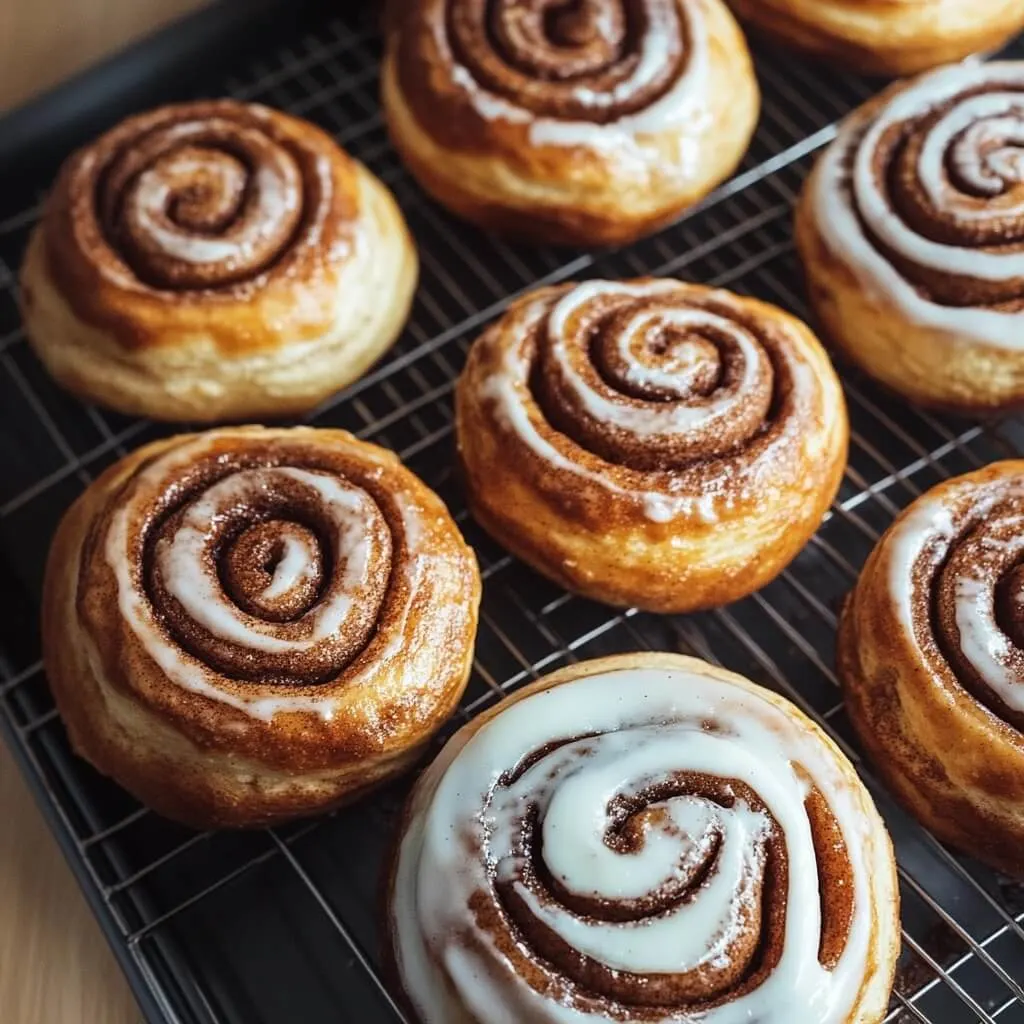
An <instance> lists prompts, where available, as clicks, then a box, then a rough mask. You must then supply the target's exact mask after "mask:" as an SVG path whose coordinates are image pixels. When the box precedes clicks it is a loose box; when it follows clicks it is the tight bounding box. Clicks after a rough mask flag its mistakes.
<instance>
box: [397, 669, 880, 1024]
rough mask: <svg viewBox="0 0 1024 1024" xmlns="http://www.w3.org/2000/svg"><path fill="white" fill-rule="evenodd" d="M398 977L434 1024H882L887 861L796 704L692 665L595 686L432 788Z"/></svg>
mask: <svg viewBox="0 0 1024 1024" xmlns="http://www.w3.org/2000/svg"><path fill="white" fill-rule="evenodd" d="M389 895H390V902H389V913H388V918H387V922H388V926H389V929H390V934H389V940H390V941H389V951H388V952H389V955H390V958H391V960H392V962H393V967H394V968H395V972H396V974H397V977H398V980H399V982H400V985H401V989H402V991H403V992H404V994H405V996H406V998H407V1001H408V1003H409V1005H410V1008H411V1010H412V1012H413V1015H414V1016H413V1019H414V1020H416V1021H418V1022H419V1024H498V1022H499V1021H502V1022H504V1021H533V1022H536V1024H546V1022H550V1024H556V1022H565V1021H569V1020H572V1021H579V1022H580V1024H583V1022H587V1021H594V1022H597V1021H634V1022H638V1024H656V1022H666V1024H667V1022H669V1021H673V1022H677V1024H685V1022H693V1024H697V1022H698V1021H699V1022H701V1024H736V1022H739V1021H755V1020H756V1021H759V1022H762V1024H790V1022H791V1021H792V1020H793V1014H794V1012H795V1011H796V1010H797V1008H799V1010H800V1012H801V1014H802V1015H803V1019H805V1020H807V1021H808V1024H854V1022H856V1024H877V1022H879V1021H881V1020H882V1018H883V1016H884V1015H885V1012H886V1008H887V1004H888V999H889V991H890V987H891V984H892V978H893V970H894V967H895V961H896V957H897V954H898V952H899V921H898V913H899V911H898V896H897V888H896V872H895V864H894V861H893V854H892V846H891V844H890V842H889V838H888V835H887V834H886V830H885V826H884V825H883V823H882V819H881V817H880V816H879V814H878V812H877V811H876V810H875V808H874V805H873V804H872V802H871V798H870V796H869V795H868V793H867V791H866V790H865V788H864V786H863V785H862V784H861V782H860V780H859V779H858V777H857V775H856V773H855V772H854V770H853V767H852V766H851V765H850V764H849V762H848V761H847V760H846V759H845V758H844V757H843V755H842V754H841V753H840V752H839V750H838V749H837V748H836V747H835V745H834V744H833V743H832V742H831V740H829V739H828V737H826V736H825V734H824V733H823V732H822V731H821V730H820V729H819V728H818V727H817V726H816V725H814V724H813V723H812V722H811V721H810V720H809V719H807V718H806V717H805V716H804V715H803V714H801V712H800V711H798V710H797V709H796V708H795V707H794V706H793V705H792V704H790V703H789V702H788V701H786V700H784V699H782V698H781V697H778V696H776V695H775V694H773V693H771V692H769V691H767V690H764V689H761V688H760V687H758V686H755V685H754V684H753V683H751V682H749V681H748V680H746V679H744V678H742V677H741V676H737V675H733V674H732V673H731V672H726V671H724V670H722V669H718V668H714V667H712V666H711V665H708V664H706V663H704V662H701V661H698V660H696V659H694V658H684V657H681V656H679V655H669V654H635V655H624V656H620V657H615V658H604V659H600V660H597V661H590V662H584V663H582V664H579V665H574V666H571V667H569V668H567V669H563V670H562V671H560V672H556V673H555V674H554V675H552V676H549V677H547V678H546V679H543V680H541V681H540V682H538V683H536V684H534V685H532V686H529V687H527V688H526V689H525V690H523V691H520V692H519V693H517V694H516V695H515V696H513V697H512V698H511V699H509V700H505V701H503V702H502V703H500V704H499V705H498V706H497V707H496V708H494V709H493V710H492V711H490V712H488V713H486V714H484V715H481V716H480V717H478V718H477V719H475V720H474V721H473V722H471V723H470V724H468V725H466V726H464V727H463V728H462V729H461V730H460V731H459V733H458V734H457V735H456V736H455V737H454V738H453V739H452V740H451V741H450V742H449V744H448V745H447V746H446V747H445V749H444V750H443V751H442V753H441V755H440V756H439V757H438V759H437V760H436V761H435V762H434V764H433V765H431V767H430V768H429V769H428V770H427V771H426V772H425V773H424V774H423V775H422V776H421V777H420V779H419V780H418V782H417V784H416V787H415V789H414V790H413V793H412V796H411V799H410V801H409V804H408V807H407V810H406V815H405V819H404V822H403V831H402V835H401V837H400V842H399V845H398V849H397V853H396V856H395V860H394V864H393V868H392V872H391V877H390V890H389Z"/></svg>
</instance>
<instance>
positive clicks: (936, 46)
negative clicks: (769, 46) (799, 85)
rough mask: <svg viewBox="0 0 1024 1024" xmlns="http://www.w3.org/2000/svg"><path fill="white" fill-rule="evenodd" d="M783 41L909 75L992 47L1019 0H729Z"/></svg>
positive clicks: (861, 66) (848, 63) (1017, 13)
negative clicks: (975, 0)
mask: <svg viewBox="0 0 1024 1024" xmlns="http://www.w3.org/2000/svg"><path fill="white" fill-rule="evenodd" d="M728 3H729V5H730V6H731V7H732V9H733V11H735V13H736V16H737V17H738V18H739V19H740V20H741V21H742V22H744V23H745V24H746V25H749V26H750V27H751V28H753V29H755V30H756V31H758V32H762V33H764V34H765V35H767V36H769V37H770V38H771V39H773V40H774V41H776V42H778V43H781V44H782V45H784V46H792V47H793V48H795V49H798V50H802V51H803V52H804V53H808V54H811V55H813V56H815V57H819V58H822V59H824V60H828V61H834V62H836V63H839V64H841V65H842V66H844V67H847V68H851V69H853V70H856V71H862V72H866V73H870V74H879V75H910V74H914V73H915V72H918V71H925V70H927V69H928V68H933V67H938V66H939V65H940V64H950V63H953V62H954V61H958V60H961V59H962V58H963V57H966V56H967V55H968V54H971V53H978V52H985V51H990V50H995V49H998V48H999V47H1000V46H1002V45H1003V43H1005V42H1006V41H1007V40H1008V39H1009V38H1010V37H1011V36H1012V35H1014V33H1016V32H1019V31H1020V30H1021V29H1022V28H1024V9H1022V8H1021V6H1020V4H1019V3H1017V0H981V2H980V3H979V2H973V0H953V2H952V3H951V2H949V0H728Z"/></svg>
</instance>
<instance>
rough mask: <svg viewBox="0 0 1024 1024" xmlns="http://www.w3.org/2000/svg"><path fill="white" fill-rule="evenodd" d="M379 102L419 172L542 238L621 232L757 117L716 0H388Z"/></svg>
mask: <svg viewBox="0 0 1024 1024" xmlns="http://www.w3.org/2000/svg"><path fill="white" fill-rule="evenodd" d="M389 24H390V29H389V32H388V45H387V52H386V56H385V60H384V66H383V101H384V112H385V115H386V119H387V123H388V128H389V130H390V134H391V138H392V141H393V143H394V145H395V147H396V149H397V150H398V151H399V153H400V154H401V155H402V157H403V159H404V160H405V162H406V164H407V165H408V166H409V169H410V170H411V171H412V173H413V174H414V175H415V176H416V178H417V179H418V180H419V182H420V184H421V185H422V186H423V187H424V188H425V189H426V190H427V191H428V192H430V193H431V194H432V195H433V196H434V197H435V198H437V199H438V200H439V201H440V202H441V203H443V204H444V205H446V206H447V207H449V208H450V209H451V210H453V211H454V212H456V213H457V214H459V215H461V216H463V217H465V218H467V219H468V220H471V221H474V222H475V223H477V224H479V225H481V226H483V227H485V228H488V229H492V230H495V231H499V232H504V233H507V234H512V235H516V236H521V237H527V238H532V239H534V240H539V241H543V242H550V243H554V244H576V245H594V244H605V243H611V242H624V241H628V240H630V239H633V238H636V237H637V236H639V235H641V234H643V233H644V232H646V231H651V230H653V229H654V228H655V227H657V226H658V225H660V224H663V223H666V222H667V221H669V220H672V219H673V218H674V217H676V216H677V215H678V214H679V213H680V212H681V211H682V210H684V209H685V208H686V207H688V206H690V205H691V204H693V203H694V202H696V201H697V200H698V199H700V198H702V197H703V196H704V195H706V194H707V193H708V192H709V191H710V190H711V189H712V188H714V186H715V185H717V184H718V183H719V182H720V181H722V180H723V179H724V178H726V177H728V175H729V174H731V173H732V171H733V169H734V168H735V166H736V165H737V164H738V163H739V161H740V159H741V158H742V156H743V154H744V153H745V152H746V149H747V145H748V143H749V141H750V137H751V135H752V133H753V130H754V125H755V123H756V121H757V115H758V108H759V95H758V89H757V83H756V79H755V78H754V73H753V70H752V66H751V62H750V56H749V54H748V52H747V47H746V44H745V42H744V39H743V36H742V35H741V33H740V31H739V29H738V28H737V26H736V24H735V22H734V21H733V18H732V16H731V15H730V14H729V12H728V10H727V9H726V7H725V5H724V3H722V0H635V2H629V3H627V2H624V0H587V2H586V3H578V4H565V3H551V2H550V0H528V2H525V3H524V2H520V0H402V2H401V3H399V4H398V5H397V9H396V10H395V11H394V12H393V14H392V16H391V18H390V19H389Z"/></svg>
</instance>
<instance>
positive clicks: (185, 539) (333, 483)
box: [155, 467, 379, 653]
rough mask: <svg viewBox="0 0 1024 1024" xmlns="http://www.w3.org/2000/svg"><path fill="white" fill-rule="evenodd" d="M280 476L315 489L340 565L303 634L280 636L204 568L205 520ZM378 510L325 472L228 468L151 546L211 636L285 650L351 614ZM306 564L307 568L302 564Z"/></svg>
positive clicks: (310, 642) (313, 639) (166, 577)
mask: <svg viewBox="0 0 1024 1024" xmlns="http://www.w3.org/2000/svg"><path fill="white" fill-rule="evenodd" d="M276 477H284V478H287V479H288V480H292V481H295V482H297V483H300V484H302V485H303V486H305V487H308V488H310V489H311V490H313V491H315V492H316V493H317V494H318V495H319V497H320V499H321V501H322V503H323V505H324V507H325V509H326V510H327V513H328V516H329V518H330V519H331V520H332V522H333V524H334V528H335V531H336V534H335V541H334V545H335V546H334V550H335V552H336V556H337V560H338V561H339V563H340V568H339V569H338V571H340V572H341V574H342V578H341V583H340V586H337V587H332V588H329V589H328V592H327V593H328V596H327V599H326V600H325V601H324V602H322V603H320V604H318V605H316V606H315V607H314V608H313V609H312V610H311V611H310V612H308V613H307V615H306V616H304V619H305V620H306V621H308V622H309V624H310V626H311V630H310V634H309V636H308V637H306V638H305V639H302V640H292V639H283V638H282V637H280V636H279V635H276V634H277V630H278V624H277V623H275V622H264V621H262V620H260V619H257V618H254V617H253V616H252V615H248V614H246V613H245V612H243V611H242V610H241V609H240V608H239V607H238V606H237V605H236V604H234V602H233V601H232V600H231V598H230V597H229V596H228V595H227V594H226V593H225V592H224V589H223V587H222V586H221V584H220V580H219V578H218V576H217V574H216V572H214V571H211V570H210V568H209V567H210V566H211V565H212V558H211V555H210V550H209V548H210V540H211V533H210V530H211V526H212V524H213V521H214V519H215V518H216V517H217V515H218V514H219V513H221V512H222V511H223V510H224V509H227V508H231V507H232V506H233V505H236V504H237V503H238V502H240V501H244V500H245V498H246V496H248V495H250V494H253V493H258V492H259V491H260V490H261V489H263V488H268V487H272V486H273V484H274V481H275V478H276ZM375 514H379V513H376V509H375V507H374V505H373V501H372V500H371V498H370V496H369V495H368V494H366V493H365V492H364V491H360V490H356V489H354V488H352V487H351V486H350V485H346V484H344V483H343V482H342V481H340V480H338V479H336V478H333V477H329V476H327V475H326V474H324V473H314V472H310V471H308V470H303V469H291V468H288V467H282V468H279V469H254V470H247V471H244V472H241V473H235V474H233V475H231V476H229V477H225V478H224V479H223V480H221V481H219V482H218V483H216V484H214V485H213V486H212V487H210V488H209V489H208V490H207V491H206V492H205V493H204V494H203V496H202V497H201V498H200V499H199V500H198V501H196V502H195V503H194V504H192V505H190V506H189V508H188V511H187V512H186V513H185V516H184V518H183V520H182V522H181V525H180V527H179V528H178V529H177V530H176V531H175V534H174V536H173V537H172V538H171V539H170V540H169V541H166V542H161V543H159V544H158V545H157V548H156V552H155V555H156V560H157V565H158V566H159V568H160V574H161V577H162V579H163V581H164V586H166V587H167V591H168V593H169V594H170V595H171V596H172V597H174V598H175V599H176V600H177V601H178V602H180V604H181V606H182V607H183V608H184V609H185V611H186V612H187V613H188V615H189V617H190V618H191V619H192V621H193V622H196V623H198V624H199V625H200V626H202V627H203V628H204V629H206V630H208V631H209V632H210V633H212V634H213V635H214V636H217V637H220V638H221V639H222V640H227V641H229V642H231V643H233V644H238V645H239V646H241V647H246V648H248V649H250V650H253V651H268V652H278V653H287V652H289V651H294V652H299V651H306V650H309V649H310V648H312V647H315V646H317V645H318V644H320V643H321V642H322V641H323V640H325V639H326V638H327V637H329V636H333V635H334V634H336V633H339V632H341V631H342V630H344V628H345V621H346V620H347V619H348V618H349V616H350V615H351V614H352V612H353V604H352V595H353V594H354V593H358V592H359V591H360V589H361V588H362V587H364V586H365V585H366V583H367V579H368V577H369V574H370V567H371V562H372V560H373V558H374V557H375V556H377V557H379V552H376V551H374V550H373V549H372V546H371V543H370V534H369V524H370V519H371V516H373V515H375ZM306 568H307V570H308V569H310V568H311V566H309V565H307V566H306Z"/></svg>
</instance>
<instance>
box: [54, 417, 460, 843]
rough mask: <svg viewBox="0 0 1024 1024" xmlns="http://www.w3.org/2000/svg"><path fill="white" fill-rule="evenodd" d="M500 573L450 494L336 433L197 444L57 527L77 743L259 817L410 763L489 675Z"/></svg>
mask: <svg viewBox="0 0 1024 1024" xmlns="http://www.w3.org/2000/svg"><path fill="white" fill-rule="evenodd" d="M479 598H480V581H479V576H478V573H477V569H476V563H475V561H474V559H473V555H472V553H471V552H470V550H469V549H468V548H467V547H466V545H465V543H464V542H463V540H462V537H461V536H460V534H459V532H458V529H457V528H456V526H455V524H454V522H453V521H452V520H451V518H450V517H449V515H448V513H447V511H446V510H445V507H444V505H443V504H442V503H441V501H440V499H439V498H438V497H437V496H436V495H435V494H434V493H433V492H432V491H430V490H429V489H428V488H427V487H426V485H424V484H423V483H422V482H421V481H420V480H418V479H417V478H416V477H415V476H413V474H412V473H410V472H409V471H408V470H407V469H405V468H404V467H403V466H402V464H401V463H400V462H399V461H398V459H397V458H396V457H395V456H394V455H393V454H392V453H391V452H388V451H385V450H384V449H381V448H377V447H375V446H374V445H369V444H365V443H362V442H360V441H357V440H356V439H355V438H353V437H352V436H351V435H349V434H346V433H345V432H343V431H337V430H311V429H303V428H299V429H295V430H263V429H260V428H253V427H247V428H237V429H231V430H227V429H225V430H217V431H210V432H209V433H206V434H196V435H184V436H180V437H175V438H171V439H170V440H166V441H159V442H157V443H155V444H151V445H148V446H147V447H145V448H142V449H140V450H139V451H137V452H135V453H134V454H132V455H129V456H128V457H127V458H125V459H122V460H121V461H120V462H119V463H117V464H116V465H114V466H112V467H111V468H110V469H109V470H107V472H106V473H104V474H103V475H102V476H101V477H99V479H97V480H96V481H95V483H93V484H92V485H91V486H90V487H89V488H88V489H87V490H86V491H85V493H84V494H83V495H82V496H81V497H80V498H79V499H78V501H77V502H75V504H74V505H73V506H72V507H71V509H70V511H69V512H68V513H67V515H66V516H65V518H64V520H63V522H62V523H61V525H60V528H59V529H58V531H57V536H56V539H55V540H54V543H53V547H52V550H51V552H50V558H49V562H48V565H47V570H46V580H45V587H44V597H43V623H42V625H43V649H44V652H45V662H46V670H47V674H48V676H49V680H50V685H51V687H52V688H53V692H54V696H55V698H56V700H57V706H58V708H59V709H60V712H61V714H62V716H63V718H64V721H65V722H66V724H67V727H68V731H69V733H70V736H71V741H72V743H73V745H74V747H75V749H76V750H77V751H78V752H79V753H80V754H81V755H82V756H83V757H85V758H87V759H88V760H89V761H91V762H92V763H93V764H94V765H95V766H96V767H97V768H98V769H99V770H100V771H102V772H104V773H106V774H108V775H110V776H112V777H113V778H114V779H115V780H117V781H118V782H119V783H121V785H123V786H124V787H125V788H126V789H128V790H130V791H131V792H132V793H134V794H135V795H136V796H137V797H138V798H139V799H140V800H142V801H143V802H144V803H146V804H149V805H150V806H151V807H153V808H154V809H155V810H157V811H159V812H160V813H162V814H164V815H167V816H168V817H171V818H176V819H178V820H179V821H183V822H186V823H188V824H191V825H196V826H210V827H212V826H225V825H229V826H243V825H256V824H264V823H268V822H271V821H275V820H279V819H283V818H288V817H293V816H296V815H303V814H310V813H313V812H316V811H321V810H324V809H326V808H329V807H333V806H335V805H337V804H339V803H341V802H344V801H346V800H349V799H351V798H352V797H353V796H355V795H357V794H359V793H361V792H363V791H364V790H366V789H367V788H368V787H370V786H373V785H375V784H377V783H380V782H382V781H383V780H385V779H387V778H389V777H391V776H392V775H394V774H396V773H397V772H400V771H402V770H403V769H404V768H405V767H407V766H408V765H409V764H410V763H411V762H412V760H414V759H415V758H416V757H417V756H418V754H419V753H420V752H421V750H422V748H423V745H424V744H425V742H426V741H427V739H428V738H429V737H430V735H431V734H432V733H433V732H434V730H435V729H437V728H438V726H440V725H441V723H442V722H443V721H444V720H445V719H446V718H447V717H448V715H449V714H450V713H451V712H452V710H453V709H454V707H455V705H456V703H457V702H458V699H459V697H460V695H461V694H462V691H463V688H464V687H465V684H466V678H467V676H468V673H469V667H470V662H471V659H472V652H473V638H474V635H475V632H476V616H477V606H478V603H479Z"/></svg>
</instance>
